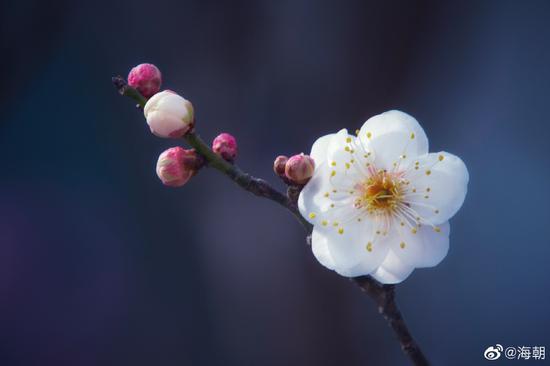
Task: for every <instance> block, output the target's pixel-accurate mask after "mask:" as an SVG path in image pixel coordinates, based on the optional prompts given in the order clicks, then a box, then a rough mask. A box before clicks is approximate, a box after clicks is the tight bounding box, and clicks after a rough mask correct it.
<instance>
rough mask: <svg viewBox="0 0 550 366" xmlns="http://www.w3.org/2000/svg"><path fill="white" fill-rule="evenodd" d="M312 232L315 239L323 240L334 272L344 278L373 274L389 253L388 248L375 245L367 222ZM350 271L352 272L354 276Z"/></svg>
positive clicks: (371, 227)
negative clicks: (345, 276)
mask: <svg viewBox="0 0 550 366" xmlns="http://www.w3.org/2000/svg"><path fill="white" fill-rule="evenodd" d="M313 232H314V233H315V236H316V237H324V238H325V239H326V241H327V247H328V251H329V253H330V255H331V257H332V259H333V261H334V267H335V270H336V271H337V272H338V273H341V274H342V273H346V274H345V275H347V276H352V275H353V276H357V275H359V274H357V273H358V272H357V271H359V272H360V274H368V273H370V272H372V271H373V270H374V269H375V268H376V267H378V266H379V265H380V263H381V262H382V260H383V259H384V257H385V256H386V253H387V250H388V247H387V246H382V245H378V241H377V240H375V236H376V234H375V232H374V225H373V223H371V222H369V221H366V220H363V221H361V222H357V221H352V222H349V223H339V225H338V226H331V225H329V226H326V227H325V226H321V225H315V226H314V228H313ZM369 243H370V245H369ZM369 249H370V250H369ZM355 267H357V268H355ZM351 270H354V272H353V274H351V272H350V271H351Z"/></svg>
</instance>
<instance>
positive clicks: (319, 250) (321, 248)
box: [311, 230, 334, 270]
mask: <svg viewBox="0 0 550 366" xmlns="http://www.w3.org/2000/svg"><path fill="white" fill-rule="evenodd" d="M311 250H312V251H313V255H314V256H315V258H316V259H317V260H318V261H319V263H321V264H322V265H323V266H325V267H327V268H328V269H332V270H334V260H333V259H332V256H331V254H330V252H329V250H328V244H327V238H326V237H325V236H324V235H319V232H318V231H316V230H313V233H312V234H311Z"/></svg>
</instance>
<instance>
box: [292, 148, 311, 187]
mask: <svg viewBox="0 0 550 366" xmlns="http://www.w3.org/2000/svg"><path fill="white" fill-rule="evenodd" d="M314 170H315V162H314V161H313V159H312V158H311V157H310V156H309V155H304V154H299V155H294V156H292V157H291V158H290V159H288V161H287V162H286V165H285V175H286V177H287V178H288V179H289V180H290V181H291V182H293V183H296V184H306V183H307V181H308V180H309V178H311V176H312V175H313V171H314Z"/></svg>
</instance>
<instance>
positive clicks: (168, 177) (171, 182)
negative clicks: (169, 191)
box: [157, 146, 204, 187]
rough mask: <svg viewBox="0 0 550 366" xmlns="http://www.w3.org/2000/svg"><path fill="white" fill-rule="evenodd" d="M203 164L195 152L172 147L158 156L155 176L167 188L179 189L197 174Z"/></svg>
mask: <svg viewBox="0 0 550 366" xmlns="http://www.w3.org/2000/svg"><path fill="white" fill-rule="evenodd" d="M203 163H204V160H203V158H202V157H201V156H200V155H198V154H197V153H196V152H195V150H193V149H191V150H185V149H183V148H181V147H179V146H177V147H172V148H170V149H168V150H166V151H164V152H163V153H162V154H160V156H159V159H158V161H157V175H158V177H159V178H160V180H161V181H162V183H164V184H165V185H167V186H169V187H181V186H183V185H184V184H185V183H187V181H189V179H190V178H191V177H192V176H194V175H195V174H197V172H198V171H199V169H200V168H201V167H202V165H203Z"/></svg>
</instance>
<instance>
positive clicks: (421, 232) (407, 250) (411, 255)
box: [387, 222, 450, 268]
mask: <svg viewBox="0 0 550 366" xmlns="http://www.w3.org/2000/svg"><path fill="white" fill-rule="evenodd" d="M449 231H450V226H449V223H448V222H445V223H444V224H442V225H440V226H438V227H436V228H433V227H431V226H428V225H422V226H420V228H418V230H417V231H416V233H415V234H413V232H412V231H411V230H410V229H409V228H408V227H400V226H399V225H397V227H395V228H394V230H392V232H391V234H390V235H389V237H388V238H387V244H388V245H389V246H390V248H391V250H392V251H393V252H394V253H395V254H396V255H397V256H398V257H399V259H401V260H402V261H403V262H404V263H406V264H408V265H411V266H413V267H416V268H418V267H433V266H435V265H437V264H439V262H441V261H442V260H443V258H445V256H446V255H447V252H448V251H449Z"/></svg>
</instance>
